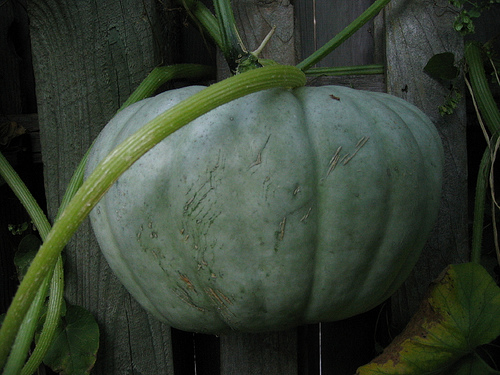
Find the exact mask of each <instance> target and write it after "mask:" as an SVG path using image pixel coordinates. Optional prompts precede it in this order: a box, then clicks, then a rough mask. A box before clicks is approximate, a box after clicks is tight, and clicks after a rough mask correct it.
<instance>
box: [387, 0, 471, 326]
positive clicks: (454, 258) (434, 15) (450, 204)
mask: <svg viewBox="0 0 500 375" xmlns="http://www.w3.org/2000/svg"><path fill="white" fill-rule="evenodd" d="M447 4H448V1H446V0H441V1H433V2H429V1H425V0H413V1H405V0H393V1H391V2H390V3H389V5H388V6H387V8H386V13H385V21H386V22H385V25H386V26H385V27H386V46H387V51H386V59H387V62H386V64H387V91H388V92H389V93H390V94H393V95H396V96H399V97H402V98H403V99H405V100H407V101H409V102H410V103H413V104H415V105H416V106H417V107H419V108H420V109H421V110H423V111H424V112H425V113H426V114H427V115H428V116H429V118H430V119H431V120H432V121H433V123H434V124H435V125H436V127H437V128H438V131H439V132H440V134H441V138H442V141H443V146H444V152H445V170H444V176H443V192H442V201H441V209H440V213H439V218H438V221H437V223H436V225H435V228H434V231H433V233H432V235H431V238H430V239H429V241H428V242H427V245H426V247H425V248H424V250H423V253H422V255H421V257H420V260H419V262H418V264H417V266H416V268H415V269H414V271H413V272H412V275H411V276H410V278H409V279H408V281H407V282H406V283H405V284H404V285H403V287H402V288H401V289H400V290H399V292H398V293H397V294H396V295H395V296H394V297H393V299H392V301H393V324H394V326H395V327H396V329H397V330H400V329H401V328H403V326H404V325H405V324H406V323H407V321H408V320H409V318H410V316H411V314H413V312H414V311H415V310H416V308H417V306H418V304H419V302H420V301H421V300H422V297H423V296H424V293H425V292H426V290H427V286H428V285H429V283H430V282H431V281H432V280H433V279H434V278H436V277H437V276H438V275H439V273H440V272H441V271H442V270H443V269H444V268H445V267H446V266H447V265H448V264H450V263H456V262H463V261H466V260H467V259H468V234H467V149H466V134H465V126H466V118H465V103H464V101H462V103H461V104H460V105H459V106H458V108H457V109H456V110H455V113H454V114H453V115H451V116H445V117H443V116H441V115H439V111H438V106H439V105H441V104H444V102H445V99H446V96H447V94H448V93H449V86H448V84H446V83H442V82H438V81H436V80H434V79H432V78H431V77H429V76H428V75H427V74H426V73H425V72H424V71H423V68H424V66H425V65H426V64H427V61H428V60H429V59H430V58H431V57H432V56H433V55H435V54H437V53H442V52H447V51H448V52H453V53H454V54H455V56H456V59H457V61H458V60H459V59H461V58H462V56H463V39H462V37H461V36H460V35H459V34H458V33H457V32H455V31H454V29H453V19H454V13H453V12H447V11H446V9H447V8H446V7H447Z"/></svg>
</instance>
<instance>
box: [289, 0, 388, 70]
mask: <svg viewBox="0 0 500 375" xmlns="http://www.w3.org/2000/svg"><path fill="white" fill-rule="evenodd" d="M372 3H373V1H372V0H358V1H345V0H328V1H320V0H297V1H296V8H297V12H296V13H297V19H298V24H299V30H300V51H301V55H302V58H305V57H307V56H309V55H311V54H312V53H313V52H314V51H315V50H317V49H318V48H320V47H321V46H323V45H324V44H325V43H326V42H328V41H329V40H330V39H332V38H333V37H334V36H335V35H336V34H338V33H339V32H340V31H342V30H343V29H344V28H345V27H346V26H347V25H349V24H350V23H351V22H352V21H354V20H355V19H356V18H357V17H358V16H359V15H360V14H361V13H363V12H364V11H365V10H366V9H367V8H368V7H369V6H370V5H371V4H372ZM375 48H376V41H375V40H374V27H373V21H370V22H368V23H367V24H366V25H364V26H363V27H362V28H361V29H360V30H358V31H357V32H356V33H355V34H354V35H352V36H351V37H350V38H349V39H348V40H346V41H345V42H344V43H343V44H342V45H341V46H339V47H338V48H337V49H336V50H335V51H333V52H332V53H331V54H330V55H328V56H327V57H326V58H325V59H323V60H322V61H321V62H320V63H319V64H318V65H317V66H320V67H329V66H349V65H363V64H374V63H376V62H377V63H378V62H379V61H376V59H375Z"/></svg>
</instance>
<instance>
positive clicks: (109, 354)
mask: <svg viewBox="0 0 500 375" xmlns="http://www.w3.org/2000/svg"><path fill="white" fill-rule="evenodd" d="M155 8H156V5H155V2H154V1H152V0H148V1H143V0H125V1H118V0H112V1H106V2H99V1H85V2H74V1H65V0H43V1H42V0H32V1H30V2H29V4H28V9H29V15H30V22H31V36H32V45H33V58H34V70H35V75H36V81H37V99H38V110H39V122H40V133H41V144H42V152H43V163H44V172H45V181H46V192H47V199H48V208H49V213H50V217H51V218H53V217H54V215H55V214H56V212H57V209H58V207H59V204H60V201H61V198H62V196H63V194H64V191H65V189H66V186H67V184H68V182H69V180H70V178H71V175H72V173H73V171H74V170H75V168H76V166H77V164H78V163H79V161H80V160H81V158H82V156H83V154H84V153H85V151H86V150H87V149H88V148H89V146H90V144H91V142H92V141H93V140H94V139H95V137H96V136H97V134H98V133H99V131H100V130H101V128H102V127H103V126H104V125H105V124H106V122H107V121H108V120H109V119H110V118H111V117H112V116H113V114H114V113H115V112H116V110H117V109H118V108H119V106H120V105H121V103H122V102H123V101H125V100H126V99H127V97H128V95H129V94H130V93H131V92H132V91H133V90H134V89H135V88H136V87H137V85H138V84H139V83H140V82H141V81H142V79H144V77H145V76H146V75H147V73H149V71H150V70H151V69H152V68H153V67H154V66H156V65H157V64H158V63H160V62H161V61H162V60H166V61H167V62H168V57H164V56H162V54H161V51H160V48H159V47H158V46H159V44H158V43H157V40H155V38H158V37H160V36H161V41H162V43H164V45H167V46H168V44H169V43H170V42H171V37H170V35H168V34H165V33H164V34H163V35H161V34H157V33H158V32H159V30H162V28H161V26H162V25H159V17H158V16H157V14H156V10H155ZM164 31H167V30H164ZM162 49H163V48H162ZM65 272H66V275H67V280H66V299H67V300H68V301H69V302H70V303H73V304H78V305H81V306H83V307H85V308H87V309H88V310H89V311H90V312H91V313H93V315H94V316H95V317H96V319H97V322H98V324H99V326H100V329H101V341H100V348H99V352H98V357H97V363H96V367H95V369H94V370H93V373H95V374H127V373H141V374H152V373H161V374H169V373H172V361H171V358H170V357H171V355H170V328H169V327H167V326H165V325H163V324H161V323H159V322H158V321H157V320H156V319H154V318H152V317H151V316H150V315H149V314H147V313H146V312H145V311H144V310H143V309H142V308H141V307H140V306H139V305H138V304H137V303H136V302H135V301H134V300H132V298H131V297H130V295H129V294H128V292H126V291H125V289H124V288H123V287H122V286H121V284H120V283H119V282H118V280H117V279H116V277H115V276H114V275H113V274H112V273H111V271H110V269H109V267H108V265H107V263H106V261H105V260H104V258H103V256H102V255H101V252H100V250H99V248H98V246H97V244H96V242H95V240H94V237H93V234H92V232H91V230H90V227H89V224H88V222H85V224H84V225H82V226H81V228H80V229H79V231H78V232H77V234H76V235H75V236H74V237H73V238H72V240H71V242H70V243H69V245H68V246H67V248H66V264H65Z"/></svg>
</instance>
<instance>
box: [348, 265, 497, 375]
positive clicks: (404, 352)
mask: <svg viewBox="0 0 500 375" xmlns="http://www.w3.org/2000/svg"><path fill="white" fill-rule="evenodd" d="M499 335H500V288H499V287H498V286H497V285H496V283H495V281H494V280H493V278H492V277H491V276H490V275H489V274H488V273H487V272H486V270H485V269H484V268H483V267H481V266H480V265H478V264H476V263H467V264H458V265H451V266H449V267H448V268H447V269H446V270H445V271H444V272H443V273H442V275H441V276H440V277H439V278H438V279H437V280H436V281H435V282H434V283H433V284H432V285H431V287H430V290H429V293H428V296H427V298H425V299H424V300H423V302H422V304H421V305H420V308H419V310H418V311H417V313H416V314H415V315H414V316H413V318H412V320H411V321H410V322H409V323H408V326H407V327H406V328H405V330H404V331H403V332H402V333H401V335H399V336H398V337H397V338H396V339H394V340H393V342H392V343H391V344H390V345H389V346H388V347H387V348H386V349H385V350H384V352H383V353H382V354H381V355H380V356H379V357H377V358H375V359H374V360H373V361H372V362H371V363H369V364H367V365H365V366H362V367H360V368H359V369H358V371H357V375H370V374H386V375H389V374H392V375H396V374H405V375H424V374H427V375H430V374H436V375H438V374H448V375H465V374H467V375H474V374H499V373H500V372H498V371H495V370H493V369H491V368H490V367H489V366H488V365H487V364H486V363H485V362H484V361H483V360H482V359H481V358H480V357H479V356H478V355H477V354H476V353H475V350H476V348H477V347H478V346H481V345H484V344H487V343H489V342H491V341H493V340H494V339H495V338H496V337H497V336H499Z"/></svg>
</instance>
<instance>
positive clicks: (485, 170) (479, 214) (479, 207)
mask: <svg viewBox="0 0 500 375" xmlns="http://www.w3.org/2000/svg"><path fill="white" fill-rule="evenodd" d="M490 169H491V150H490V148H489V147H488V148H486V150H485V151H484V153H483V157H482V158H481V163H480V164H479V171H478V174H477V180H476V194H475V197H474V221H473V222H472V240H471V257H470V258H471V259H470V260H471V262H475V263H478V264H480V262H481V252H482V251H481V250H482V242H483V224H484V210H485V203H486V192H487V191H488V185H489V184H488V179H489V174H490Z"/></svg>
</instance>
